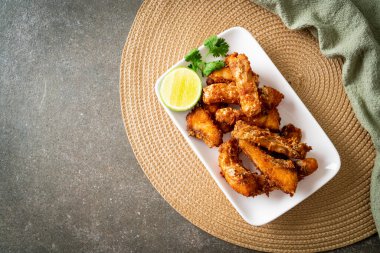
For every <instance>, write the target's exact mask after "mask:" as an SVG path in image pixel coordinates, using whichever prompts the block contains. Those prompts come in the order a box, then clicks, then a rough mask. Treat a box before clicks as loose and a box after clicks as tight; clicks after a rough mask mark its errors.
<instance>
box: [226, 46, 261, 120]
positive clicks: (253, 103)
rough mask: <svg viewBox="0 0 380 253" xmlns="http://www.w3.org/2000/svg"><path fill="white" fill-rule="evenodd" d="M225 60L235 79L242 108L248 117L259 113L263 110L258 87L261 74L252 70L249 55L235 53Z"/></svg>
mask: <svg viewBox="0 0 380 253" xmlns="http://www.w3.org/2000/svg"><path fill="white" fill-rule="evenodd" d="M225 62H226V63H227V65H228V66H229V68H230V69H231V74H232V76H233V77H234V79H235V83H236V87H237V90H238V92H239V98H240V106H241V110H242V111H243V113H244V114H245V115H247V116H248V117H252V116H255V115H257V114H258V113H260V112H261V103H260V99H259V92H258V89H257V85H258V82H259V76H258V75H257V74H256V73H254V72H253V71H252V69H251V65H250V62H249V60H248V57H247V56H246V55H245V54H237V53H233V54H231V55H228V56H227V57H226V59H225Z"/></svg>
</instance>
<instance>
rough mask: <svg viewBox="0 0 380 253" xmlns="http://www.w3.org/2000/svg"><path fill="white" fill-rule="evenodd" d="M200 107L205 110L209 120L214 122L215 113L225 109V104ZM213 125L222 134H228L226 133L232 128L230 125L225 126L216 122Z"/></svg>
mask: <svg viewBox="0 0 380 253" xmlns="http://www.w3.org/2000/svg"><path fill="white" fill-rule="evenodd" d="M202 107H203V108H204V109H206V110H207V111H208V112H209V114H210V115H211V118H212V119H213V120H215V116H216V112H217V111H218V110H219V109H223V108H226V107H227V104H223V103H221V104H209V105H208V104H202ZM215 124H216V125H217V126H218V128H219V129H220V130H222V133H228V132H231V131H232V129H233V126H232V125H228V124H225V123H223V122H218V121H215Z"/></svg>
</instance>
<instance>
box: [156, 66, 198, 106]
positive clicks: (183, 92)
mask: <svg viewBox="0 0 380 253" xmlns="http://www.w3.org/2000/svg"><path fill="white" fill-rule="evenodd" d="M159 93H160V96H161V100H162V101H163V102H164V104H165V105H166V106H167V107H168V108H169V109H170V110H173V111H179V112H182V111H186V110H189V109H191V108H192V107H193V106H195V105H196V104H197V102H198V101H199V99H200V97H201V94H202V81H201V79H200V78H199V76H198V74H197V73H196V72H195V71H193V70H192V69H189V68H186V67H179V68H176V69H174V70H172V71H170V72H169V73H168V74H167V75H166V76H165V77H164V79H163V80H162V82H161V85H160V88H159Z"/></svg>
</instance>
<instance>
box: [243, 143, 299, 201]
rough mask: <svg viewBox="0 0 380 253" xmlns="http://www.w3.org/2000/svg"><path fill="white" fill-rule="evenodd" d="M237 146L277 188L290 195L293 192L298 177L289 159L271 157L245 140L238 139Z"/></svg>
mask: <svg viewBox="0 0 380 253" xmlns="http://www.w3.org/2000/svg"><path fill="white" fill-rule="evenodd" d="M239 147H240V148H241V150H242V151H243V152H244V153H245V154H246V155H247V156H248V157H249V158H250V159H251V160H252V162H253V163H254V164H255V165H256V167H257V169H258V170H260V171H261V173H263V175H264V176H266V177H267V178H268V179H269V180H270V182H271V183H273V184H274V185H275V186H276V187H277V188H278V189H280V190H282V191H283V192H285V193H288V194H290V195H291V196H292V195H293V194H294V193H295V191H296V188H297V184H298V177H297V172H296V170H295V168H294V164H293V162H292V161H291V160H283V159H276V158H273V157H272V156H270V155H268V154H267V153H265V152H264V151H263V150H261V149H260V148H259V147H257V146H255V145H254V144H251V143H250V142H249V141H246V140H239Z"/></svg>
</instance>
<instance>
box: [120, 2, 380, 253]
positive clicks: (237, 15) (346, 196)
mask: <svg viewBox="0 0 380 253" xmlns="http://www.w3.org/2000/svg"><path fill="white" fill-rule="evenodd" d="M233 26H242V27H244V28H246V29H248V30H249V31H250V32H251V33H252V34H253V36H254V37H255V38H256V39H257V40H258V42H259V43H260V44H261V46H262V47H263V48H264V50H265V51H266V52H267V54H268V55H269V57H271V59H272V60H273V62H274V63H275V65H276V66H277V67H278V68H279V69H280V71H281V72H282V74H283V75H284V76H285V77H286V78H287V80H288V81H289V82H290V83H291V85H292V87H293V88H294V90H295V91H296V92H297V94H298V95H299V96H300V97H301V99H302V100H303V102H304V103H305V104H306V106H307V107H308V108H309V110H310V111H311V112H312V114H313V115H314V117H315V118H316V119H317V121H318V122H319V123H320V125H321V126H322V128H323V129H324V130H325V132H326V133H327V134H328V136H329V137H330V139H331V140H332V141H333V143H334V145H335V146H336V148H337V149H338V152H339V154H340V156H341V160H342V167H341V170H340V172H339V173H338V175H337V176H336V177H335V178H334V179H333V180H332V181H330V182H329V183H328V184H327V185H325V186H324V187H323V188H322V189H320V190H319V191H317V192H316V193H315V194H313V195H312V196H311V197H309V198H308V199H307V200H305V201H304V202H302V203H301V204H300V205H298V206H296V207H295V208H294V209H292V210H291V211H289V212H287V213H286V214H285V215H283V216H281V217H280V218H278V219H276V220H275V221H273V222H271V223H270V224H268V225H265V226H262V227H254V226H251V225H249V224H247V223H246V222H244V221H243V220H242V218H241V217H240V216H239V215H238V214H237V212H236V211H235V209H234V208H233V207H232V206H231V204H230V203H229V202H228V200H227V199H226V198H225V196H224V195H223V193H222V192H221V191H220V190H219V188H218V187H217V185H216V184H215V182H214V181H213V180H212V178H211V176H210V175H209V174H208V172H207V170H206V169H205V168H204V167H203V165H202V163H201V162H200V161H199V160H198V158H197V156H196V155H195V154H194V153H193V152H192V150H191V149H190V147H189V145H188V144H187V143H186V142H185V140H184V138H182V136H181V134H180V132H179V131H178V130H177V129H176V127H175V126H174V124H173V123H172V122H171V120H170V119H169V117H168V116H167V115H166V113H165V112H164V110H163V108H161V105H160V104H159V103H158V100H157V98H156V95H155V93H154V83H155V81H156V79H157V78H158V77H159V76H160V75H161V74H162V73H164V72H165V71H166V70H167V69H168V68H169V67H171V66H172V65H173V64H174V63H176V62H177V61H179V60H180V59H181V58H183V56H184V55H185V54H186V53H187V52H188V51H189V50H190V49H191V48H194V47H197V46H198V45H200V44H202V42H203V40H204V39H205V38H207V37H208V36H210V35H211V34H218V33H220V32H222V31H223V30H226V29H228V28H230V27H233ZM341 66H342V60H341V59H327V58H325V57H324V56H323V55H321V53H320V52H319V49H318V44H317V41H316V40H315V39H314V38H313V37H312V36H311V35H310V34H309V33H308V32H306V31H290V30H288V29H287V28H285V27H284V25H283V24H282V23H281V21H280V20H279V19H278V18H277V17H276V16H275V15H273V14H271V13H270V12H268V11H266V10H264V9H262V8H260V7H258V6H256V5H254V4H252V3H251V2H249V1H228V0H219V1H217V2H211V1H161V0H160V1H145V2H144V3H143V5H142V7H141V8H140V10H139V11H138V14H137V16H136V19H135V21H134V23H133V27H132V29H131V31H130V33H129V35H128V39H127V42H126V44H125V47H124V50H123V55H122V60H121V76H120V95H121V106H122V113H123V118H124V123H125V128H126V132H127V134H128V138H129V141H130V143H131V145H132V148H133V151H134V153H135V155H136V158H137V160H138V161H139V163H140V165H141V168H142V169H143V170H144V172H145V174H146V175H147V177H148V178H149V180H150V181H151V183H152V184H153V185H154V187H155V188H156V189H157V191H158V192H159V193H160V194H161V195H162V196H163V197H164V198H165V200H166V201H167V202H168V203H169V204H170V205H171V206H172V207H173V208H175V209H176V210H177V211H178V212H179V213H180V214H181V215H183V216H184V217H185V218H186V219H188V220H189V221H190V222H192V223H193V224H195V225H196V226H198V227H199V228H201V229H203V230H204V231H206V232H208V233H210V234H212V235H214V236H216V237H218V238H221V239H223V240H226V241H228V242H231V243H234V244H237V245H240V246H243V247H247V248H252V249H256V250H262V251H276V252H306V251H323V250H329V249H334V248H338V247H342V246H345V245H349V244H352V243H354V242H356V241H359V240H361V239H364V238H366V237H368V236H370V235H372V234H374V233H375V232H376V231H375V226H374V223H373V219H372V216H371V212H370V205H369V185H370V175H371V169H372V167H373V161H374V157H375V150H374V147H373V144H372V142H371V140H370V137H369V135H368V134H367V132H366V131H365V130H364V129H363V128H362V127H361V126H360V124H359V122H358V121H357V119H356V118H355V115H354V113H353V111H352V109H351V106H350V103H349V100H348V99H347V96H346V95H345V92H344V90H343V85H342V77H341ZM305 131H307V129H305Z"/></svg>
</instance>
